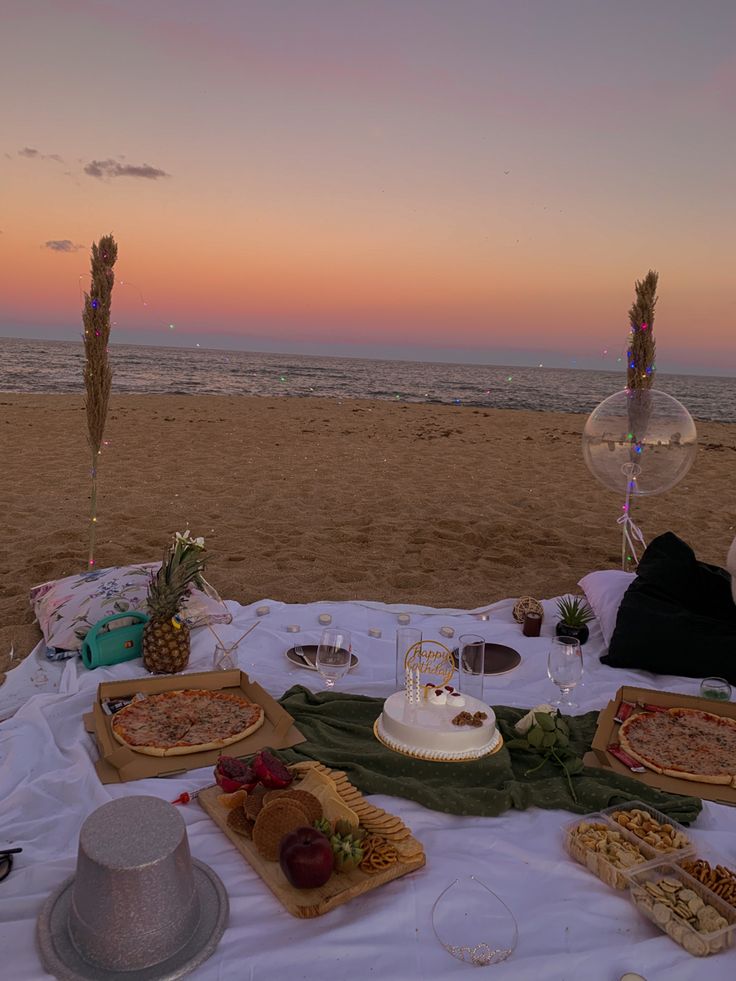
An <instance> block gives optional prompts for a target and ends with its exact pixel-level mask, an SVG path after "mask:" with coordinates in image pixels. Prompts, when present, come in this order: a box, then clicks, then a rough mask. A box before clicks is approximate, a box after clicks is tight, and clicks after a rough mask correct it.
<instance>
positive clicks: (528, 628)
mask: <svg viewBox="0 0 736 981" xmlns="http://www.w3.org/2000/svg"><path fill="white" fill-rule="evenodd" d="M541 629H542V618H541V617H540V615H539V614H538V613H531V612H530V613H526V614H525V615H524V626H523V628H522V631H521V632H522V633H523V634H524V636H525V637H538V636H539V632H540V630H541Z"/></svg>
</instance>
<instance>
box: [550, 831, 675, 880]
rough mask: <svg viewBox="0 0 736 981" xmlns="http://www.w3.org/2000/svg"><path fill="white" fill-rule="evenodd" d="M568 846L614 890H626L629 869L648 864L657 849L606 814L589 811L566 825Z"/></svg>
mask: <svg viewBox="0 0 736 981" xmlns="http://www.w3.org/2000/svg"><path fill="white" fill-rule="evenodd" d="M564 833H565V846H566V848H567V850H568V852H569V853H570V855H571V856H572V857H573V858H574V859H575V861H576V862H580V864H581V865H584V866H585V867H586V868H587V869H588V870H589V871H590V872H592V873H593V875H597V876H598V878H599V879H600V880H601V881H602V882H605V883H606V885H607V886H611V887H612V888H614V889H626V888H627V887H628V885H629V881H628V879H627V877H626V875H625V872H626V871H627V870H631V869H634V868H636V867H637V866H641V865H645V864H646V863H648V862H651V861H652V860H654V859H655V858H656V852H655V851H654V850H653V849H652V848H651V847H650V846H649V845H646V844H645V843H644V842H642V841H639V840H638V839H637V838H636V837H634V836H633V835H631V834H629V832H627V831H625V830H624V829H623V828H620V827H618V826H617V825H616V824H613V823H612V822H611V821H609V820H608V819H607V818H606V817H605V816H604V815H603V814H589V815H587V816H586V817H584V818H578V819H577V820H576V821H571V822H570V823H569V824H567V825H565V828H564Z"/></svg>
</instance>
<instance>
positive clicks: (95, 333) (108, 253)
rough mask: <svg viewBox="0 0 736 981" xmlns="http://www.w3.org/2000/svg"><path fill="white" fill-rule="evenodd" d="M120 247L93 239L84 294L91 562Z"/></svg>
mask: <svg viewBox="0 0 736 981" xmlns="http://www.w3.org/2000/svg"><path fill="white" fill-rule="evenodd" d="M117 256H118V247H117V245H116V243H115V239H114V238H113V237H112V235H106V236H104V237H103V238H101V239H100V241H99V242H98V243H97V244H95V243H94V242H93V243H92V262H91V277H92V280H91V284H90V290H89V293H85V294H84V308H83V310H82V323H83V326H84V335H83V340H84V353H85V362H84V386H85V389H86V392H87V398H86V401H85V411H86V413H87V429H88V434H87V442H88V443H89V448H90V451H91V454H92V467H91V470H90V477H91V478H92V492H91V495H90V519H89V557H88V559H87V566H88V568H89V569H94V566H95V537H96V530H97V468H98V464H99V459H98V458H99V456H100V454H101V453H102V449H101V447H102V443H103V439H102V437H103V434H104V431H105V421H106V419H107V408H108V404H109V402H110V389H111V387H112V369H111V368H110V362H109V360H108V356H107V345H108V340H109V337H110V305H111V302H112V288H113V286H114V285H115V273H114V271H113V266H114V265H115V260H116V259H117Z"/></svg>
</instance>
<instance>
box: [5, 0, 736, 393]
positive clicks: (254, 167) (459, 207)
mask: <svg viewBox="0 0 736 981" xmlns="http://www.w3.org/2000/svg"><path fill="white" fill-rule="evenodd" d="M1 6H2V22H1V26H0V85H1V91H2V99H1V100H0V122H1V124H2V125H1V126H0V140H1V145H0V335H2V336H9V337H52V338H58V339H74V338H76V337H78V335H79V331H80V308H81V289H83V288H84V287H85V286H86V284H87V283H88V264H89V260H88V250H89V245H90V242H91V241H92V240H93V239H97V238H99V237H100V236H101V235H103V234H106V233H108V232H112V233H113V234H114V235H115V237H116V239H117V241H118V245H119V261H118V265H117V267H116V271H117V285H116V287H115V292H114V295H113V312H114V317H113V319H114V321H115V326H114V328H113V339H114V340H117V341H120V342H122V341H126V342H128V341H135V342H142V343H149V344H170V343H178V344H185V345H186V344H188V345H194V344H195V343H199V344H201V345H202V346H203V347H205V346H211V347H219V346H227V347H237V348H242V349H246V350H267V351H298V352H303V353H335V354H356V355H374V356H378V357H384V356H385V357H391V356H397V357H416V358H426V359H430V360H464V361H468V360H479V361H486V362H497V363H507V364H508V363H527V364H531V363H536V362H538V361H544V363H545V364H550V365H552V364H556V365H568V364H570V363H571V362H572V359H573V358H574V359H576V363H577V364H579V365H581V366H583V365H585V366H589V367H598V368H606V367H612V368H613V367H616V358H617V357H618V356H620V355H621V353H622V350H623V349H624V347H625V344H626V333H627V328H628V319H627V310H628V307H629V305H630V303H631V300H632V296H633V284H634V280H635V279H637V278H641V277H643V276H644V275H645V274H646V272H647V270H648V269H649V268H654V269H657V270H658V271H659V273H660V290H659V293H660V302H659V306H658V308H657V314H658V315H657V320H656V323H655V334H656V337H657V342H658V367H659V368H660V369H664V370H680V371H689V370H692V371H708V372H712V373H714V374H736V317H735V316H734V306H735V304H736V271H735V270H736V266H735V262H734V254H735V250H734V228H736V169H735V168H736V135H735V134H736V126H735V124H734V109H735V107H736V53H735V52H736V2H734V0H700V2H699V3H698V4H694V3H692V2H691V0H207V2H203V0H107V2H103V0H98V2H94V0H32V2H29V0H3V2H2V5H1ZM170 325H173V328H172V327H170Z"/></svg>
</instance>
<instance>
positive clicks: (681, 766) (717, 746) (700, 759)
mask: <svg viewBox="0 0 736 981" xmlns="http://www.w3.org/2000/svg"><path fill="white" fill-rule="evenodd" d="M619 741H620V743H621V748H622V749H624V750H625V751H626V752H627V753H628V754H629V756H632V757H633V758H634V759H635V760H638V761H639V762H640V763H642V764H643V765H644V766H646V767H648V768H649V769H650V770H654V772H655V773H662V774H664V775H665V776H668V777H679V778H680V779H681V780H694V781H697V782H698V783H715V784H728V785H730V786H736V721H734V720H733V719H728V718H726V717H724V716H721V715H713V714H712V713H711V712H701V711H699V710H698V709H687V708H671V709H666V710H665V711H661V712H640V713H638V714H636V715H632V716H630V717H629V718H628V719H627V720H626V721H625V722H624V723H623V724H622V726H621V729H620V730H619Z"/></svg>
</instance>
